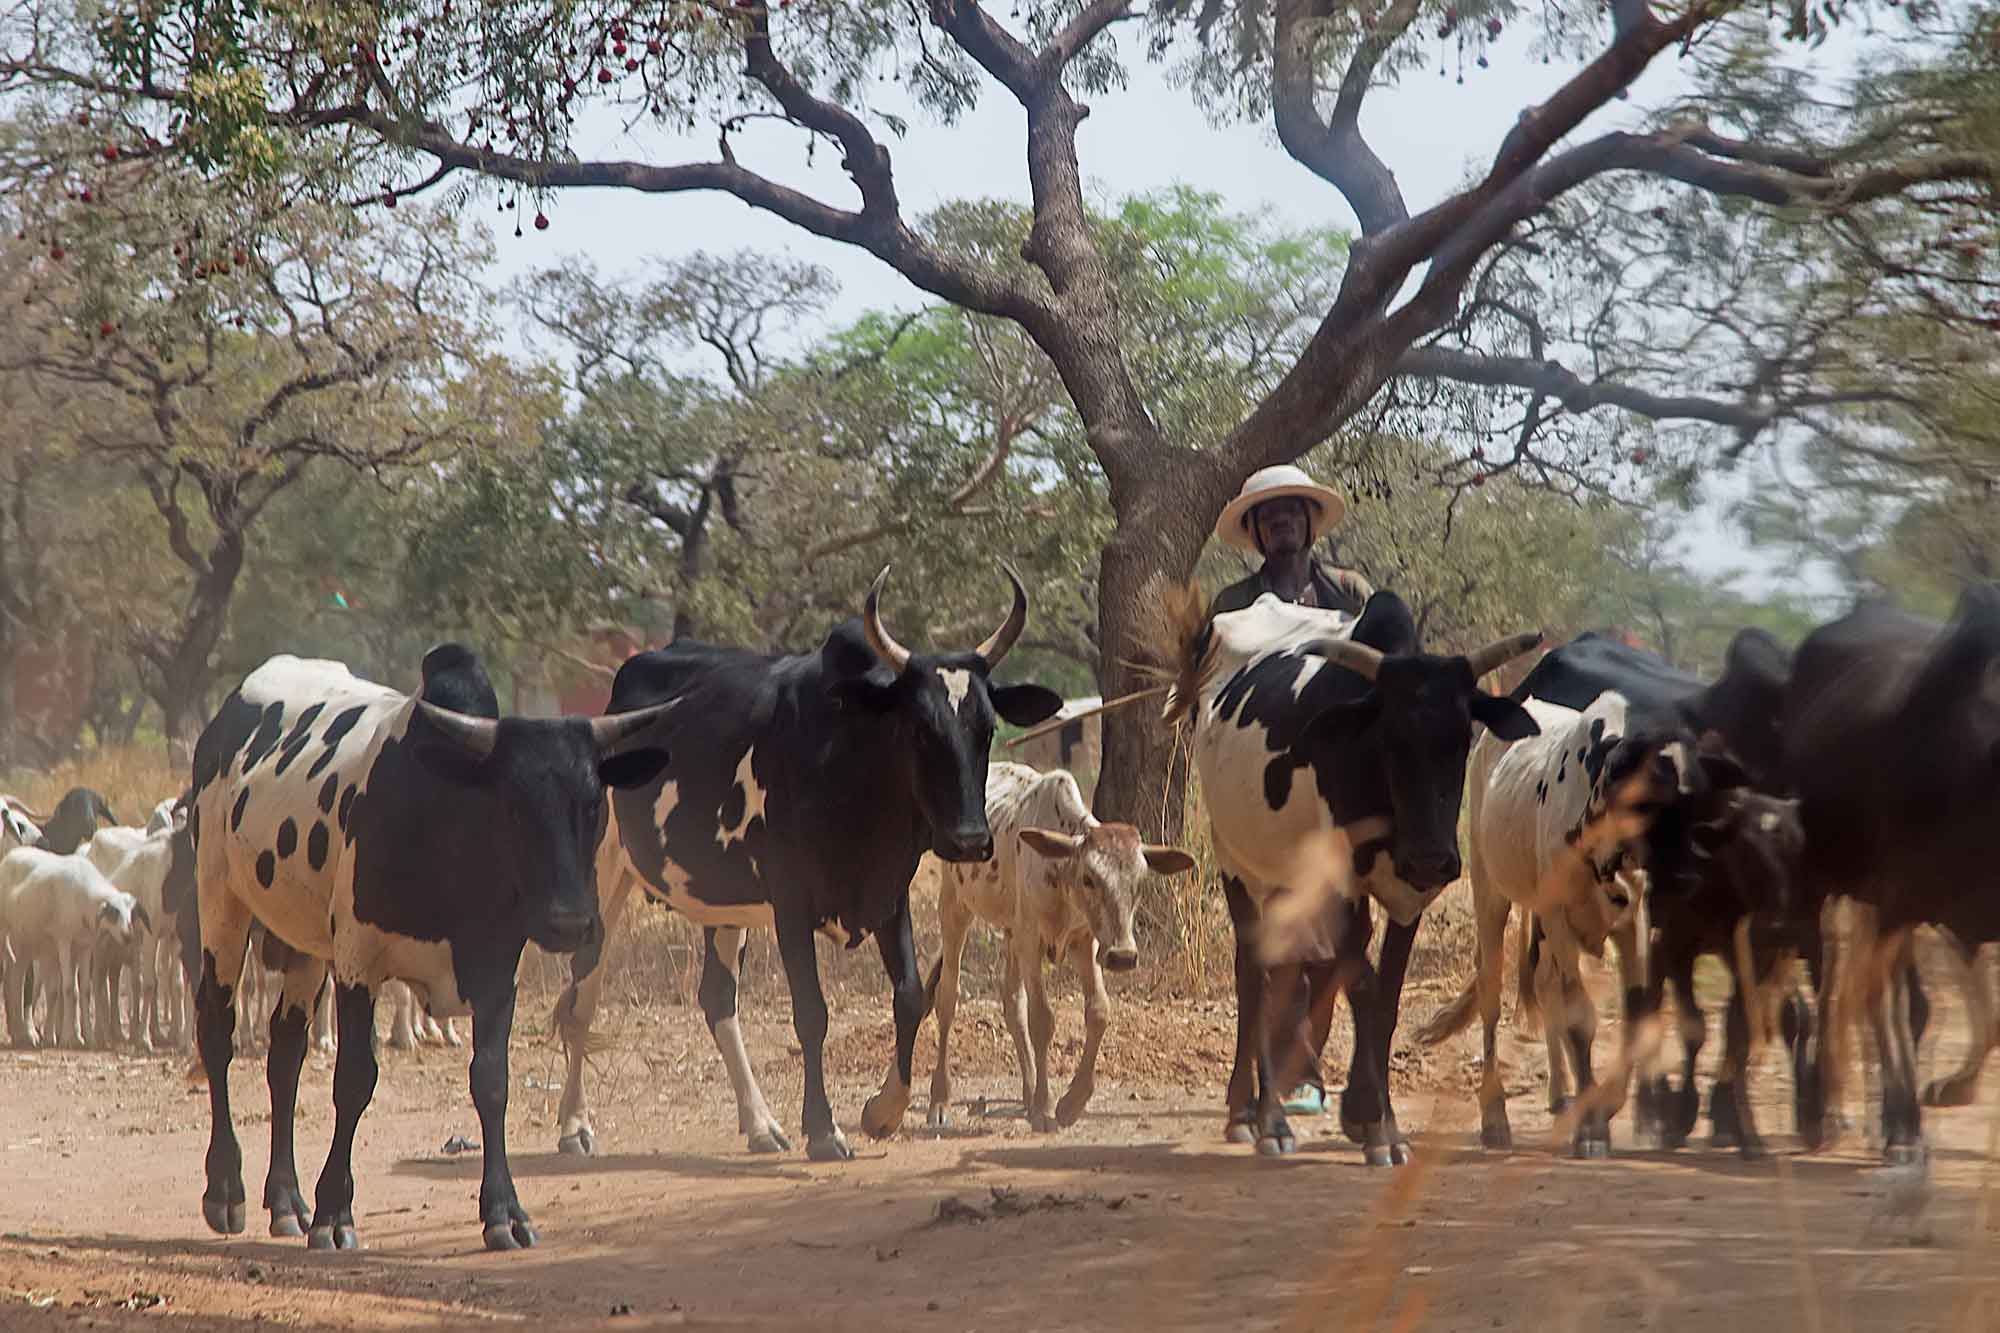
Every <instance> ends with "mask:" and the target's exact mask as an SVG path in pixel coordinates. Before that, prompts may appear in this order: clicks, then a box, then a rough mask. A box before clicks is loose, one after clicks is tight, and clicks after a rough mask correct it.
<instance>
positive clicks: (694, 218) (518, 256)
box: [498, 24, 1839, 583]
mask: <svg viewBox="0 0 2000 1333" xmlns="http://www.w3.org/2000/svg"><path fill="white" fill-rule="evenodd" d="M1530 26H1531V25H1529V24H1521V25H1517V27H1516V29H1515V30H1513V31H1510V32H1508V33H1506V34H1504V35H1503V37H1502V39H1501V40H1500V41H1499V42H1497V43H1495V44H1494V48H1493V50H1492V52H1491V68H1488V69H1479V68H1477V67H1476V66H1475V65H1473V64H1472V62H1471V61H1470V59H1468V60H1467V62H1466V67H1465V71H1464V74H1465V81H1464V83H1463V85H1460V84H1459V83H1458V82H1457V77H1456V76H1457V74H1458V62H1457V59H1456V57H1455V56H1448V57H1447V60H1448V62H1449V64H1450V67H1451V72H1450V74H1449V75H1448V76H1446V77H1443V78H1440V77H1438V75H1437V74H1436V73H1435V72H1434V70H1435V66H1434V67H1433V72H1428V73H1423V74H1418V75H1414V76H1412V77H1411V78H1409V79H1408V80H1407V81H1406V82H1405V83H1404V84H1403V86H1401V87H1399V88H1395V89H1387V90H1382V91H1379V92H1378V93H1376V94H1375V95H1374V96H1372V97H1371V99H1370V100H1369V102H1368V103H1367V104H1366V106H1365V108H1364V112H1363V116H1362V129H1363V132H1364V133H1365V134H1366V135H1367V137H1368V140H1369V142H1370V143H1371V144H1373V145H1374V146H1375V148H1376V151H1377V152H1378V153H1379V154H1380V155H1381V156H1382V157H1383V159H1384V160H1385V161H1386V162H1387V163H1388V164H1389V166H1390V168H1391V169H1392V170H1394V171H1395V172H1396V175H1397V178H1398V180H1399V181H1400V183H1401V185H1402V189H1403V193H1404V197H1405V199H1406V201H1407V202H1408V204H1409V206H1410V209H1411V211H1412V212H1415V211H1417V210H1419V209H1421V208H1424V207H1426V206H1428V205H1430V204H1432V203H1434V202H1436V201H1437V200H1439V199H1440V198H1442V197H1444V196H1445V195H1447V194H1449V193H1450V192H1451V191H1452V189H1453V188H1454V187H1455V186H1457V185H1458V184H1460V183H1461V182H1462V181H1463V180H1464V179H1465V178H1466V176H1467V174H1468V173H1469V172H1470V171H1471V170H1473V169H1474V168H1475V167H1476V166H1480V167H1483V166H1484V164H1485V163H1486V162H1488V161H1489V160H1490V159H1491V156H1492V154H1493V152H1494V151H1495V149H1496V148H1497V147H1498V146H1499V143H1500V141H1501V139H1502V137H1503V136H1504V135H1505V134H1506V132H1507V129H1508V127H1509V126H1510V125H1511V124H1512V123H1513V121H1514V119H1515V118H1516V117H1517V116H1518V115H1519V114H1520V112H1521V110H1522V109H1523V108H1525V107H1527V106H1530V105H1532V104H1534V103H1536V102H1538V101H1540V100H1542V99H1544V98H1546V97H1547V96H1548V95H1549V94H1550V93H1551V92H1553V91H1554V90H1555V89H1556V88H1558V87H1560V86H1561V84H1562V82H1563V80H1564V79H1565V78H1566V77H1568V76H1569V75H1570V74H1571V73H1573V72H1574V66H1566V65H1564V64H1563V63H1562V62H1561V61H1560V60H1558V61H1557V62H1556V63H1554V64H1552V65H1544V64H1542V63H1541V61H1540V59H1539V58H1538V57H1531V56H1530V55H1529V54H1528V47H1529V33H1528V31H1527V29H1528V28H1529V27H1530ZM1125 40H1126V44H1127V48H1128V52H1129V51H1131V49H1132V48H1133V47H1134V46H1135V45H1136V44H1135V43H1133V42H1132V41H1131V34H1127V36H1126V39H1125ZM1440 45H1441V44H1440ZM1826 56H1827V53H1826V52H1821V53H1820V55H1819V56H1818V57H1817V59H1820V60H1824V59H1825V58H1826ZM1835 58H1836V59H1838V58H1839V57H1837V56H1836V57H1835ZM1676 66H1677V62H1676V61H1675V60H1674V59H1673V58H1672V57H1671V56H1668V57H1663V58H1662V59H1660V60H1658V61H1656V62H1655V64H1654V67H1653V68H1652V69H1651V70H1649V71H1648V72H1647V73H1646V75H1645V76H1644V77H1643V78H1642V79H1641V80H1640V81H1639V82H1638V83H1637V84H1636V85H1634V87H1633V89H1632V95H1631V98H1630V100H1629V101H1625V102H1613V103H1611V104H1609V105H1608V106H1607V107H1605V108H1604V109H1603V110H1601V111H1600V112H1599V113H1598V114H1597V116H1595V117H1594V118H1593V119H1592V120H1590V121H1587V122H1586V123H1585V125H1584V127H1583V129H1582V133H1584V134H1589V133H1592V132H1601V131H1603V130H1605V129H1611V128H1617V127H1620V126H1625V125H1630V124H1632V123H1633V122H1634V121H1636V119H1637V118H1638V116H1639V114H1640V108H1643V107H1645V106H1647V105H1656V104H1658V103H1659V102H1660V101H1662V100H1664V99H1666V98H1668V97H1671V96H1672V95H1673V94H1674V93H1675V92H1676V91H1677V90H1679V89H1680V88H1681V87H1682V86H1683V81H1682V76H1681V74H1680V71H1679V70H1678V69H1677V67H1676ZM1128 67H1129V68H1130V69H1131V70H1132V73H1133V81H1132V84H1131V86H1130V87H1129V88H1127V89H1126V90H1124V91H1123V92H1112V93H1106V94H1103V95H1100V96H1097V97H1094V98H1090V99H1088V102H1089V106H1090V117H1089V119H1088V120H1086V121H1085V122H1084V124H1083V126H1082V129H1081V130H1080V131H1079V135H1078V145H1077V146H1078V156H1079V158H1080V160H1081V162H1082V166H1083V171H1084V176H1085V180H1086V181H1087V182H1088V185H1089V188H1090V189H1091V190H1092V191H1093V192H1094V193H1095V194H1096V195H1097V196H1099V197H1101V198H1103V199H1106V200H1109V199H1113V198H1116V197H1118V196H1121V195H1125V194H1130V193H1137V192H1142V191H1147V190H1155V189H1159V188H1161V187H1164V186H1167V185H1171V184H1174V183H1186V184H1188V185H1190V186H1193V187H1195V188H1197V189H1202V190H1208V191H1214V192H1216V193H1218V194H1220V195H1221V196H1223V198H1224V199H1226V200H1227V201H1228V202H1229V205H1230V206H1231V207H1232V208H1233V209H1236V210H1239V211H1252V210H1259V209H1263V210H1268V211H1269V212H1270V213H1271V215H1272V216H1273V217H1274V219H1275V220H1277V221H1278V222H1280V223H1281V224H1283V225H1287V226H1328V225H1331V226H1336V227H1341V228H1344V229H1349V230H1352V229H1354V228H1355V226H1356V224H1355V219H1354V216H1353V214H1352V212H1351V211H1350V210H1349V209H1348V208H1347V206H1346V204H1345V203H1344V201H1343V200H1342V199H1341V197H1340V195H1339V193H1338V192H1337V191H1335V190H1334V189H1333V188H1332V187H1331V186H1329V185H1327V184H1325V183H1324V182H1322V181H1321V180H1319V179H1318V178H1317V177H1315V176H1313V175H1312V174H1311V173H1310V172H1308V171H1306V170H1305V169H1304V168H1303V167H1301V166H1299V165H1298V164H1297V163H1296V162H1294V161H1293V160H1292V159H1291V158H1290V157H1289V156H1287V155H1286V153H1285V152H1284V150H1283V149H1282V148H1281V147H1279V145H1278V143H1277V140H1276V136H1275V134H1274V133H1273V131H1272V130H1271V129H1270V128H1269V125H1268V123H1266V124H1258V125H1230V126H1224V127H1216V126H1213V125H1211V124H1209V123H1208V121H1207V119H1206V118H1205V117H1204V116H1203V115H1202V113H1201V112H1200V111H1199V110H1198V109H1197V108H1196V107H1195V106H1194V103H1193V99H1192V98H1191V96H1190V95H1189V94H1187V93H1185V92H1182V91H1179V90H1176V89H1175V88H1173V87H1172V86H1171V85H1170V84H1169V82H1168V81H1167V79H1166V77H1165V74H1164V73H1163V72H1162V71H1161V70H1159V69H1157V68H1156V67H1154V66H1151V65H1149V64H1147V63H1145V62H1144V61H1143V60H1137V59H1135V60H1132V61H1130V62H1128ZM883 91H884V94H885V95H884V96H883V98H882V99H881V104H883V105H886V106H888V107H889V108H890V109H895V110H902V109H905V107H904V106H903V105H902V104H901V103H900V98H898V97H897V96H896V94H897V92H898V90H897V89H895V88H894V86H893V85H883ZM908 119H909V120H910V123H911V128H910V132H909V134H908V136H907V137H906V138H904V139H901V140H895V139H893V138H890V137H888V136H887V133H886V131H884V130H883V129H881V127H880V126H879V124H878V125H877V127H876V132H877V133H878V134H881V135H883V137H884V141H885V142H886V143H887V144H888V145H889V149H890V154H891V157H892V160H893V163H894V167H895V173H896V182H897V190H898V193H899V196H900V198H901V201H902V206H903V209H904V214H905V216H906V217H910V218H914V217H916V216H918V215H920V214H921V213H923V212H925V211H926V210H928V209H930V208H932V207H933V206H935V205H937V204H939V203H942V202H944V201H946V200H951V199H959V198H967V197H977V196H1004V197H1009V198H1014V199H1018V200H1021V201H1023V202H1026V200H1027V199H1028V179H1027V167H1026V162H1025V156H1024V147H1023V139H1024V135H1025V120H1026V118H1025V115H1024V114H1023V113H1022V111H1021V110H1020V108H1019V107H1018V105H1016V104H1015V103H1014V102H1013V100H1012V98H1011V97H1010V96H1008V95H1007V94H1006V92H1005V91H1004V90H1003V89H1000V88H999V87H998V86H997V85H990V84H989V95H987V96H985V97H983V98H982V100H981V102H980V105H979V106H978V107H977V108H976V109H975V110H974V111H973V112H972V114H970V115H969V116H967V117H966V118H965V119H963V120H962V121H960V122H959V123H958V124H956V125H954V126H952V127H950V128H940V127H936V126H933V125H929V124H926V123H924V122H923V120H922V119H921V116H920V115H919V114H913V115H910V116H909V117H908ZM585 129H586V133H585V134H584V135H583V136H580V138H579V143H578V147H579V149H580V150H581V151H583V152H585V153H587V154H589V155H591V156H596V157H631V158H636V159H639V160H643V161H647V162H653V163H667V162H680V161H704V160H713V158H714V157H715V155H716V148H715V143H714V140H713V138H712V137H706V138H690V137H686V136H678V135H671V134H667V133H663V132H660V131H659V130H658V129H657V128H656V127H654V126H652V125H650V124H648V125H645V126H642V127H640V128H639V129H637V130H635V131H633V132H632V133H627V132H625V130H624V128H623V125H622V122H620V121H618V120H616V119H614V118H613V117H611V116H610V115H608V114H607V115H599V116H596V117H595V118H594V119H592V120H590V121H588V122H586V125H585ZM732 143H733V145H734V148H735V151H736V154H737V157H738V160H739V161H741V162H742V163H743V164H744V165H745V166H747V167H750V168H751V169H753V170H756V171H759V172H761V173H763V174H765V175H768V176H771V177H773V178H775V179H777V180H779V181H781V182H783V183H785V184H788V185H792V186H795V187H798V188H801V189H805V190H808V191H810V192H811V193H812V194H813V195H815V196H816V197H818V198H820V199H823V200H826V201H827V202H829V203H832V204H835V205H837V206H842V207H851V206H853V205H854V204H855V203H856V202H857V196H856V193H855V191H854V188H853V186H852V183H851V182H850V181H849V180H848V179H847V177H846V176H845V174H844V173H842V172H841V171H840V170H839V166H838V154H836V153H833V152H829V151H826V149H825V147H824V145H822V147H821V149H820V150H819V151H818V152H817V153H816V155H815V162H814V164H813V165H811V166H808V165H807V163H806V161H805V153H804V144H803V139H802V136H800V135H799V134H798V133H797V132H796V131H789V130H785V129H780V128H775V127H766V128H763V129H761V130H757V131H754V132H751V133H745V134H741V135H737V136H735V137H734V138H733V139H732ZM547 208H548V213H549V216H550V219H551V226H550V227H549V229H548V230H547V231H545V232H536V231H534V230H532V229H528V230H527V232H526V235H525V236H523V237H522V238H519V239H516V238H515V237H514V236H513V235H512V234H511V223H512V221H513V219H512V217H511V216H509V215H501V216H500V217H499V219H498V220H499V221H500V222H501V223H502V225H503V230H501V232H500V235H499V247H498V248H499V253H500V260H501V268H502V272H503V275H504V276H507V277H511V276H513V275H514V274H517V273H520V272H523V271H526V270H528V269H532V268H536V267H540V266H543V265H548V264H552V263H560V262H562V261H563V260H565V259H566V258H568V257H570V256H574V255H579V254H580V255H585V256H588V258H589V259H590V261H591V262H593V263H594V264H595V265H596V266H597V268H598V269H599V271H600V272H604V273H609V274H619V273H626V272H630V271H634V270H636V269H638V268H640V267H641V266H642V265H644V264H645V263H646V262H647V261H649V260H652V259H656V258H669V257H672V256H675V255H680V254H685V253H687V252H690V251H693V250H709V251H719V252H727V251H732V250H736V249H739V248H744V247H750V248H754V249H758V250H762V251H766V252H772V253H789V254H791V255H793V256H795V257H797V258H801V259H808V260H812V261H814V262H817V263H819V264H822V265H824V266H825V267H827V268H828V269H829V270H831V271H832V272H833V273H834V274H835V275H836V277H837V278H838V280H839V282H840V284H841V295H840V298H839V300H838V301H837V302H836V304H835V306H834V308H833V309H832V310H831V311H829V317H830V319H831V320H842V319H846V318H849V317H851V316H853V315H856V314H859V313H860V312H861V311H863V310H866V309H869V308H883V307H897V308H909V307H913V306H915V305H918V304H921V303H923V302H924V301H926V300H928V299H930V298H928V297H927V296H926V295H925V294H924V293H922V292H920V291H918V290H917V289H916V288H914V287H912V286H911V285H910V284H909V283H908V282H906V281H904V279H903V278H902V277H901V276H900V275H899V274H897V273H896V272H895V271H894V270H893V269H891V268H889V267H888V266H887V265H885V264H883V263H881V262H880V261H879V260H877V259H876V258H874V256H872V255H869V254H867V253H865V252H863V251H860V250H858V249H854V248H852V247H849V246H844V245H841V244H838V243H835V242H831V241H824V240H821V239H819V238H817V237H814V236H812V235H810V234H808V233H806V232H804V231H801V230H799V229H797V228H795V227H792V226H790V225H789V224H787V223H785V222H783V221H781V220H779V219H777V218H775V217H773V216H771V215H769V214H765V213H762V212H759V211H757V210H755V209H752V208H750V207H748V206H746V205H744V204H740V203H738V202H736V201H735V200H733V199H732V198H730V197H729V196H726V195H722V194H712V193H691V194H675V195H662V196H654V195H643V194H638V193H635V192H632V191H627V190H615V189H607V190H592V191H584V190H568V191H564V192H562V193H561V194H560V195H558V196H557V197H556V198H555V199H553V200H552V201H551V202H550V203H549V204H548V205H547ZM1763 470H1764V469H1763V466H1762V465H1761V464H1750V465H1746V466H1745V467H1744V468H1743V469H1741V472H1742V474H1743V478H1742V479H1741V480H1738V481H1734V482H1732V483H1730V484H1731V485H1742V484H1751V482H1752V481H1753V480H1754V478H1755V477H1756V476H1758V475H1761V474H1762V472H1763ZM1723 489H1727V487H1725V488H1723ZM1688 548H1689V557H1690V559H1691V560H1692V561H1693V562H1694V563H1695V564H1697V565H1698V566H1700V567H1702V568H1704V569H1708V570H1714V571H1720V570H1722V569H1724V568H1729V567H1750V568H1753V569H1754V570H1756V571H1758V573H1759V575H1760V577H1759V578H1758V580H1757V581H1758V582H1762V581H1763V577H1769V576H1775V575H1777V573H1778V570H1777V567H1776V562H1774V561H1773V560H1772V559H1771V558H1770V557H1766V556H1764V555H1762V554H1760V553H1757V552H1754V551H1752V550H1751V549H1749V548H1748V547H1747V546H1746V545H1745V543H1744V542H1743V541H1742V540H1741V538H1740V537H1739V536H1738V534H1736V533H1735V532H1734V531H1733V530H1732V529H1731V528H1730V527H1729V526H1728V525H1727V524H1726V523H1725V522H1723V521H1721V520H1720V518H1719V517H1718V516H1717V515H1715V514H1713V513H1703V514H1697V515H1694V516H1691V521H1690V523H1689V536H1688ZM1767 571H1768V573H1767ZM1783 577H1784V578H1785V579H1786V580H1787V581H1789V582H1793V583H1796V581H1797V579H1798V574H1797V571H1796V570H1795V569H1787V570H1785V571H1784V574H1783Z"/></svg>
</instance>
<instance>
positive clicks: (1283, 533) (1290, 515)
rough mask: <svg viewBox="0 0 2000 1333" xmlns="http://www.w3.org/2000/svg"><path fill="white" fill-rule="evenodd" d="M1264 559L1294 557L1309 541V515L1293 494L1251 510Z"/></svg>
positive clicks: (1302, 503)
mask: <svg viewBox="0 0 2000 1333" xmlns="http://www.w3.org/2000/svg"><path fill="white" fill-rule="evenodd" d="M1250 521H1251V523H1253V524H1255V525H1256V529H1257V544H1258V546H1260V547H1261V548H1262V549H1263V552H1264V557H1265V558H1266V559H1275V558H1279V557H1283V556H1293V555H1297V554H1298V553H1299V552H1300V551H1303V550H1304V549H1305V548H1306V546H1307V544H1308V543H1309V542H1310V541H1311V540H1312V513H1311V511H1310V510H1308V509H1307V508H1306V502H1305V501H1304V500H1301V499H1299V497H1297V496H1296V495H1287V496H1283V497H1281V498H1279V499H1276V500H1266V501H1265V502H1264V503H1263V504H1260V505H1258V506H1257V507H1256V508H1255V509H1253V510H1251V511H1250Z"/></svg>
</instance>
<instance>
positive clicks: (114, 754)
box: [0, 745, 187, 824]
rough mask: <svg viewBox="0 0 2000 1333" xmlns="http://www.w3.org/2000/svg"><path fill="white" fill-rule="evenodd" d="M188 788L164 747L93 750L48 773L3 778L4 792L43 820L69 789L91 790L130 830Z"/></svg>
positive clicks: (184, 776) (21, 772) (0, 780)
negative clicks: (43, 815)
mask: <svg viewBox="0 0 2000 1333" xmlns="http://www.w3.org/2000/svg"><path fill="white" fill-rule="evenodd" d="M186 786H187V773H186V772H185V771H184V770H180V769H176V768H173V767H171V766H169V765H168V763H167V755H166V751H165V749H164V748H163V747H160V746H138V745H128V746H122V747H110V748H106V749H101V750H90V751H87V752H85V753H84V754H82V755H80V756H78V757H77V758H75V759H71V760H68V761H66V762H64V763H61V764H58V765H57V766H56V767H54V768H51V769H47V770H45V771H42V770H33V769H20V770H15V771H12V772H8V773H6V774H4V775H0V792H5V793H6V794H7V795H9V796H17V797H19V798H20V799H21V800H22V801H24V802H26V803H27V804H28V806H29V807H31V808H32V809H35V810H38V811H40V812H42V813H44V814H46V813H48V811H50V810H51V809H53V808H54V806H55V803H56V802H57V801H59V800H61V799H62V796H63V793H64V792H66V791H68V790H69V789H70V788H72V787H89V788H91V789H93V790H95V791H97V792H99V793H100V794H102V795H103V797H104V799H105V800H106V801H108V802H110V804H111V808H112V809H113V810H114V811H116V812H117V814H118V818H119V819H120V820H122V821H124V822H125V823H128V824H144V823H145V822H146V816H147V815H149V814H151V813H152V810H153V807H154V806H155V805H157V804H158V803H159V802H160V801H161V800H162V799H164V798H165V797H168V796H178V795H179V794H180V793H181V791H182V789H183V788H185V787H186Z"/></svg>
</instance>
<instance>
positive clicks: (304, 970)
mask: <svg viewBox="0 0 2000 1333" xmlns="http://www.w3.org/2000/svg"><path fill="white" fill-rule="evenodd" d="M325 981H326V963H325V962H324V961H322V960H320V959H318V958H308V957H306V956H305V955H304V954H294V955H293V956H292V962H291V965H290V966H289V967H287V968H286V969H285V985H284V989H283V990H282V991H281V992H280V993H279V997H278V1007H277V1012H275V1013H274V1014H272V1015H271V1054H270V1057H269V1058H268V1059H266V1060H265V1062H264V1081H265V1083H266V1085H267V1086H268V1087H269V1088H270V1090H271V1166H270V1170H269V1172H267V1173H266V1175H265V1176H264V1208H265V1211H267V1212H269V1213H270V1214H271V1234H272V1235H273V1236H303V1235H305V1234H306V1230H305V1228H306V1221H307V1219H308V1218H309V1217H311V1214H310V1213H308V1212H307V1211H306V1199H305V1195H303V1194H301V1193H299V1164H298V1160H297V1159H296V1157H295V1156H294V1155H293V1151H292V1148H293V1144H292V1129H293V1123H294V1121H296V1119H297V1118H298V1117H297V1112H298V1104H299V1070H300V1069H301V1068H302V1067H304V1065H305V1062H306V1027H307V1025H308V1024H309V1023H310V1022H311V1021H312V1011H313V1010H314V1009H316V1008H318V1007H319V992H320V986H321V985H322V984H323V983H324V982H325Z"/></svg>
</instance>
